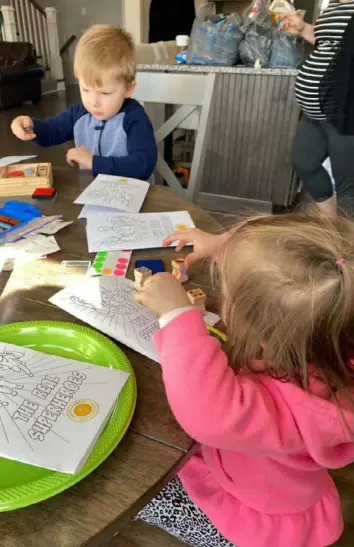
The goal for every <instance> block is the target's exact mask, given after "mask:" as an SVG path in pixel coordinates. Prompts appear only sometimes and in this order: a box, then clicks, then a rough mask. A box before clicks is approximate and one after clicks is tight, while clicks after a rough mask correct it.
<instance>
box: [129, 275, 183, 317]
mask: <svg viewBox="0 0 354 547" xmlns="http://www.w3.org/2000/svg"><path fill="white" fill-rule="evenodd" d="M135 299H136V301H137V302H138V304H143V306H146V307H147V308H149V309H150V310H151V311H152V312H154V313H155V314H156V315H157V316H158V317H161V316H162V315H164V314H165V313H168V312H170V311H173V310H176V309H177V308H184V307H186V306H190V305H191V303H190V300H189V298H188V296H187V293H186V291H185V290H184V288H183V287H182V285H181V283H180V282H179V281H177V279H175V278H174V277H173V276H172V275H171V274H170V273H159V274H155V275H153V276H152V277H149V278H148V279H147V280H146V281H145V283H144V285H143V288H142V289H141V290H140V291H138V292H136V293H135Z"/></svg>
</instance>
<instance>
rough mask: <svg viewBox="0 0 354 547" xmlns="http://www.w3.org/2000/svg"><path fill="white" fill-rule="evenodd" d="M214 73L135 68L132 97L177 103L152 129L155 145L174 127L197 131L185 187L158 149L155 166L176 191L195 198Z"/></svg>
mask: <svg viewBox="0 0 354 547" xmlns="http://www.w3.org/2000/svg"><path fill="white" fill-rule="evenodd" d="M215 78H216V76H215V74H207V75H205V74H188V73H179V74H176V73H172V74H171V73H164V72H139V73H138V75H137V87H136V91H135V94H134V98H135V99H137V100H138V101H140V102H146V103H157V104H170V105H175V106H179V108H177V110H175V111H174V113H173V114H172V116H171V117H170V118H169V119H168V120H166V121H165V122H164V123H163V124H162V126H161V127H159V129H157V131H156V132H155V136H156V141H157V144H158V145H159V144H160V143H162V142H163V140H164V139H165V138H166V137H167V136H168V135H169V134H170V133H172V131H174V130H175V129H177V128H181V129H193V130H196V131H198V134H197V138H196V141H195V147H194V155H193V161H192V166H191V172H190V179H189V184H188V188H187V189H186V190H185V189H183V188H182V186H181V184H180V182H179V181H178V179H177V178H176V177H175V175H174V173H173V172H172V170H171V169H170V167H169V166H168V164H167V163H166V161H165V160H164V158H163V157H162V155H161V154H160V153H159V156H158V160H157V165H156V169H157V171H158V173H159V174H160V175H161V176H162V177H163V179H164V180H165V181H166V182H167V184H168V185H169V186H170V188H171V189H172V190H173V191H174V192H175V193H176V194H178V195H180V196H183V197H185V198H187V199H189V200H191V201H195V200H196V198H197V194H198V191H199V187H200V182H201V181H200V178H201V174H202V168H203V164H204V159H205V153H206V133H207V128H208V117H209V112H210V106H211V102H212V98H213V92H214V86H215Z"/></svg>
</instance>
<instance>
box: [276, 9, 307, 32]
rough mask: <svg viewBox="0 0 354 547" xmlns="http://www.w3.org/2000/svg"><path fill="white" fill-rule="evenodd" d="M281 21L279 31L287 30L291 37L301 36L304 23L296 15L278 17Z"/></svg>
mask: <svg viewBox="0 0 354 547" xmlns="http://www.w3.org/2000/svg"><path fill="white" fill-rule="evenodd" d="M279 19H280V20H281V25H280V27H279V28H280V30H287V31H288V33H289V34H291V35H292V36H302V33H303V31H304V29H305V21H304V20H303V18H302V17H301V16H300V15H298V14H297V13H290V14H288V15H284V16H281V17H280V16H279Z"/></svg>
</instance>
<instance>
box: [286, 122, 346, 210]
mask: <svg viewBox="0 0 354 547" xmlns="http://www.w3.org/2000/svg"><path fill="white" fill-rule="evenodd" d="M328 157H329V158H330V160H331V166H332V173H333V178H334V181H335V189H336V194H337V196H338V200H339V202H341V200H342V201H343V200H344V201H347V202H348V203H351V204H354V136H347V135H340V134H339V133H338V131H337V130H336V128H335V127H334V126H333V125H331V124H330V123H328V122H318V121H315V120H310V119H309V118H308V117H307V116H305V115H303V116H302V118H301V120H300V122H299V127H298V130H297V133H296V135H295V139H294V143H293V151H292V160H293V166H294V169H295V171H296V173H297V175H298V176H299V178H300V180H301V181H302V182H303V185H304V188H305V190H306V191H307V192H308V193H309V194H310V195H311V196H312V198H313V199H314V200H315V201H318V202H320V201H325V200H326V199H329V198H330V197H332V196H333V186H332V181H331V178H330V176H329V174H328V172H327V170H326V169H324V167H322V163H323V162H324V161H325V159H326V158H328Z"/></svg>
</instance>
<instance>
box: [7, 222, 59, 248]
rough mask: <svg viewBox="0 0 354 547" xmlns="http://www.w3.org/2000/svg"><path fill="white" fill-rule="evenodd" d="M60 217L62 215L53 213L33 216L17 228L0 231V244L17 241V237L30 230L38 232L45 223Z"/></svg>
mask: <svg viewBox="0 0 354 547" xmlns="http://www.w3.org/2000/svg"><path fill="white" fill-rule="evenodd" d="M61 217H62V215H55V216H50V217H45V216H42V217H38V218H34V219H33V220H30V221H29V222H26V223H25V222H24V223H23V224H20V225H19V227H18V228H16V229H15V230H12V229H11V230H5V232H2V233H1V234H0V244H1V243H13V242H14V241H18V240H19V239H21V238H23V237H25V236H26V235H27V234H29V233H31V232H36V231H37V232H38V229H39V228H42V227H43V226H45V225H46V224H49V223H50V222H52V221H53V220H58V219H60V218H61Z"/></svg>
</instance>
